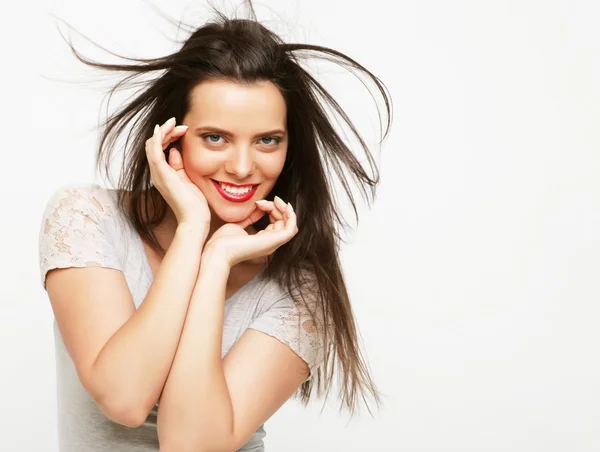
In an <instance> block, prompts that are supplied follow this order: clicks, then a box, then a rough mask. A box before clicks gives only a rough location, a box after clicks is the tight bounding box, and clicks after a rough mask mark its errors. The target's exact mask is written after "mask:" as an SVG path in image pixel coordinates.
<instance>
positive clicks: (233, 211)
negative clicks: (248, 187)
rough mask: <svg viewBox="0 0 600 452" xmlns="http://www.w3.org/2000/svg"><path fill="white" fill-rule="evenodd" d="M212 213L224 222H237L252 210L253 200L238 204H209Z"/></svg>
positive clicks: (246, 216) (247, 215)
mask: <svg viewBox="0 0 600 452" xmlns="http://www.w3.org/2000/svg"><path fill="white" fill-rule="evenodd" d="M211 208H212V211H213V213H214V214H215V215H216V216H217V217H219V218H220V219H221V220H223V221H224V222H225V223H238V222H240V221H243V220H245V219H246V218H248V217H249V216H250V214H251V213H252V212H253V211H254V201H248V202H246V203H244V205H239V206H227V207H224V206H222V205H220V206H211Z"/></svg>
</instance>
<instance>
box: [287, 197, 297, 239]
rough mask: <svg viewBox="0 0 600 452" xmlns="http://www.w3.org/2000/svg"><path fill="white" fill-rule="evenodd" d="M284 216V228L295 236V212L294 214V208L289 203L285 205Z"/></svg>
mask: <svg viewBox="0 0 600 452" xmlns="http://www.w3.org/2000/svg"><path fill="white" fill-rule="evenodd" d="M285 216H286V219H285V228H286V229H288V230H290V231H293V233H294V234H296V233H297V232H298V224H297V218H296V212H294V208H293V207H292V205H291V204H290V203H288V204H287V209H286V212H285Z"/></svg>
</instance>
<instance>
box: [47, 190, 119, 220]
mask: <svg viewBox="0 0 600 452" xmlns="http://www.w3.org/2000/svg"><path fill="white" fill-rule="evenodd" d="M76 214H80V215H81V214H84V215H88V216H92V218H101V217H104V216H106V215H108V216H111V215H115V214H116V190H112V189H107V188H104V187H102V186H100V185H98V184H94V183H87V184H69V185H62V186H60V187H59V188H58V189H56V190H55V191H54V192H53V193H52V194H51V195H50V196H49V198H48V199H47V201H46V206H45V209H44V218H45V219H48V218H54V219H55V220H57V219H59V218H64V217H70V216H72V215H76Z"/></svg>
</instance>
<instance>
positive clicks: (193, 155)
mask: <svg viewBox="0 0 600 452" xmlns="http://www.w3.org/2000/svg"><path fill="white" fill-rule="evenodd" d="M182 157H183V167H184V169H185V172H186V173H187V174H188V176H189V177H190V178H191V179H192V180H194V176H206V175H209V174H213V173H215V171H216V170H217V169H218V168H219V166H220V162H219V161H218V160H217V159H215V158H214V157H213V158H211V156H210V154H208V153H207V152H206V151H203V150H202V149H189V148H187V149H185V148H184V150H183V156H182Z"/></svg>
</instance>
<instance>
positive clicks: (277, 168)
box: [260, 152, 286, 179]
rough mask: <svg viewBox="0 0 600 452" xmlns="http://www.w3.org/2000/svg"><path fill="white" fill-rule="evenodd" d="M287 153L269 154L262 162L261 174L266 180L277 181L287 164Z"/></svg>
mask: <svg viewBox="0 0 600 452" xmlns="http://www.w3.org/2000/svg"><path fill="white" fill-rule="evenodd" d="M285 156H286V152H281V153H277V154H271V155H269V154H267V155H265V158H264V159H263V160H262V161H261V165H260V168H261V172H262V174H263V176H264V177H265V178H266V179H277V178H278V177H279V175H280V174H281V171H282V170H283V166H284V164H285Z"/></svg>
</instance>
